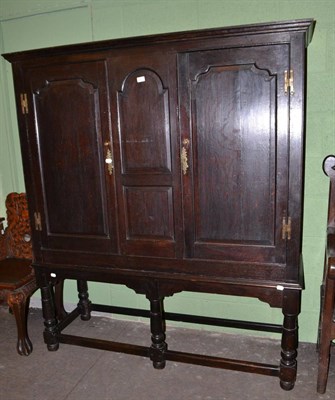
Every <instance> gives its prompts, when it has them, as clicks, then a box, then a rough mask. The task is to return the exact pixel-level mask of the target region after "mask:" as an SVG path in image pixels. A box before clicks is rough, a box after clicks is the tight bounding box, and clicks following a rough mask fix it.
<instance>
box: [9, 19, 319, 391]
mask: <svg viewBox="0 0 335 400" xmlns="http://www.w3.org/2000/svg"><path fill="white" fill-rule="evenodd" d="M314 24H315V22H314V21H313V20H312V19H305V20H294V21H285V22H274V23H263V24H255V25H246V26H238V27H229V28H218V29H209V30H200V31H191V32H182V33H171V34H163V35H154V36H146V37H136V38H128V39H118V40H108V41H102V42H92V43H86V44H78V45H70V46H62V47H54V48H47V49H41V50H31V51H24V52H17V53H12V54H5V55H4V57H5V58H6V59H7V60H9V61H10V62H11V63H12V67H13V74H14V82H15V94H16V104H17V114H18V121H19V130H20V140H21V146H22V156H23V165H24V175H25V182H26V191H27V195H28V201H29V210H30V215H31V225H32V227H33V249H34V256H35V259H34V262H33V266H34V269H35V273H36V278H37V281H38V284H39V286H40V288H41V293H42V304H43V315H44V324H45V332H44V338H45V342H46V344H47V347H48V349H49V350H57V348H58V346H59V343H68V344H74V345H80V346H87V347H94V348H100V349H105V350H113V351H119V352H126V353H130V354H135V355H141V356H147V357H149V358H150V359H151V360H152V362H153V365H154V367H155V368H163V367H164V366H165V362H166V360H174V361H180V362H186V363H196V364H201V365H206V366H212V367H217V368H229V369H234V370H240V371H247V372H254V373H259V374H266V375H272V376H278V377H279V379H280V384H281V387H282V388H283V389H286V390H290V389H292V388H293V386H294V383H295V379H296V371H297V363H296V356H297V346H298V329H297V317H298V314H299V312H300V299H301V290H302V289H303V286H304V279H303V266H302V259H301V232H302V195H303V191H302V188H303V171H304V136H305V134H304V119H305V115H304V108H305V81H306V72H305V71H306V47H307V45H308V44H309V42H310V40H311V37H312V33H313V29H314ZM65 279H75V280H77V282H78V292H79V304H78V307H77V308H76V309H75V310H73V311H72V312H71V313H69V314H64V313H62V312H59V310H57V307H55V303H54V294H53V291H54V285H55V283H56V282H62V281H64V280H65ZM87 281H97V282H107V283H114V284H122V285H126V286H128V287H129V288H132V289H133V290H134V291H135V292H136V293H139V294H144V295H145V296H146V297H147V298H148V300H149V302H150V311H148V312H147V311H145V310H142V311H141V310H139V311H136V310H128V309H122V308H115V307H112V306H108V305H102V304H91V302H90V300H89V297H88V291H87ZM181 291H194V292H206V293H217V294H225V295H234V296H247V297H254V298H258V299H260V300H262V301H264V302H266V303H268V304H269V305H270V306H271V307H277V308H280V309H281V310H282V313H283V324H282V325H271V324H259V323H255V322H251V321H232V320H224V319H222V318H221V317H222V316H218V318H206V317H198V316H187V315H183V314H168V313H167V314H166V315H164V311H163V300H164V298H165V297H166V296H172V295H173V294H175V293H177V292H181ZM58 296H59V294H58ZM92 310H99V311H114V310H116V311H119V312H130V313H132V312H133V313H134V314H136V312H137V313H139V314H141V313H142V314H143V315H148V316H149V317H150V326H151V334H152V336H151V341H152V344H151V346H150V347H149V348H146V347H143V346H137V345H132V344H124V343H117V342H111V341H103V340H97V339H94V338H84V337H78V336H76V335H68V334H64V333H62V330H63V329H64V328H65V327H66V326H67V325H69V324H70V323H71V322H72V321H73V320H74V319H75V318H76V317H78V316H81V318H82V319H84V320H87V319H89V318H90V313H91V311H92ZM165 317H167V318H169V317H171V318H172V319H179V320H191V321H197V322H203V323H213V324H222V325H228V326H235V327H243V328H249V329H259V330H268V331H274V332H280V333H281V334H282V345H281V356H280V357H281V359H280V362H279V363H278V364H279V365H277V364H274V365H270V364H260V363H255V362H250V361H242V360H231V359H225V358H219V357H212V356H206V355H197V354H190V353H183V352H179V351H173V350H170V349H168V347H167V343H166V341H165V331H164V326H165V324H164V318H165ZM278 355H279V354H278Z"/></svg>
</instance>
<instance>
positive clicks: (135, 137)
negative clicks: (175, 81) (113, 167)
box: [117, 69, 171, 173]
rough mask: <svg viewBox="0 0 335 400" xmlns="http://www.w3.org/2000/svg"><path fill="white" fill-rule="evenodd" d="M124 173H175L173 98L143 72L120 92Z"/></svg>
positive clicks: (135, 74)
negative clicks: (172, 171)
mask: <svg viewBox="0 0 335 400" xmlns="http://www.w3.org/2000/svg"><path fill="white" fill-rule="evenodd" d="M117 99H118V117H119V127H120V142H121V148H122V154H121V155H122V172H123V173H136V172H138V173H143V172H144V173H152V172H155V173H169V172H171V153H170V122H169V102H168V99H169V94H168V90H167V89H165V88H164V87H163V84H162V81H161V79H160V77H159V76H158V75H157V74H156V73H155V72H153V71H151V70H149V69H139V70H136V71H134V72H132V73H131V74H129V75H128V76H126V77H125V79H124V81H123V83H122V90H121V91H119V92H118V96H117Z"/></svg>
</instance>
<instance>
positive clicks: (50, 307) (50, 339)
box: [41, 282, 59, 351]
mask: <svg viewBox="0 0 335 400" xmlns="http://www.w3.org/2000/svg"><path fill="white" fill-rule="evenodd" d="M41 297H42V310H43V318H44V327H45V329H44V333H43V336H44V342H45V343H46V345H47V348H48V350H49V351H56V350H58V348H59V341H58V337H57V328H56V327H57V320H56V310H55V305H54V299H53V291H52V286H51V284H49V282H44V283H43V286H41Z"/></svg>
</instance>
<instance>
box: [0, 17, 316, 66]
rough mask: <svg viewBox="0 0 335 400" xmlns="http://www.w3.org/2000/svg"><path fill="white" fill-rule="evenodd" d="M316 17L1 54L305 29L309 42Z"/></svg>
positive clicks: (17, 57)
mask: <svg viewBox="0 0 335 400" xmlns="http://www.w3.org/2000/svg"><path fill="white" fill-rule="evenodd" d="M315 23H316V21H315V20H314V19H312V18H309V19H299V20H290V21H278V22H269V23H258V24H250V25H239V26H231V27H223V28H211V29H201V30H191V31H183V32H173V33H164V34H156V35H147V36H137V37H129V38H119V39H110V40H103V41H95V42H86V43H80V44H70V45H65V46H56V47H49V48H42V49H36V50H27V51H19V52H15V53H7V54H3V57H4V58H5V59H6V60H8V61H10V62H12V63H13V62H18V61H24V60H29V59H32V58H35V57H46V56H57V55H65V54H74V53H90V52H98V51H107V50H112V49H118V48H125V47H135V46H143V45H150V44H156V45H157V44H162V45H163V44H169V43H174V42H185V41H189V40H202V39H210V38H213V39H214V38H219V39H220V38H222V39H224V38H228V37H234V36H250V35H259V34H281V33H285V32H302V33H305V35H306V36H305V38H306V39H305V43H306V46H307V45H308V44H309V43H310V41H311V39H312V36H313V31H314V27H315Z"/></svg>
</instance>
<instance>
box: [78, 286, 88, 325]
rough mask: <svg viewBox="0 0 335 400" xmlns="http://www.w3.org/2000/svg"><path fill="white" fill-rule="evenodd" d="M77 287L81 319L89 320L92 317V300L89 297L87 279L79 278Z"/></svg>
mask: <svg viewBox="0 0 335 400" xmlns="http://www.w3.org/2000/svg"><path fill="white" fill-rule="evenodd" d="M77 288H78V297H79V303H78V307H79V310H80V314H81V319H82V320H83V321H88V320H89V319H90V318H91V302H90V300H89V298H88V287H87V281H84V280H78V281H77Z"/></svg>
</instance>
